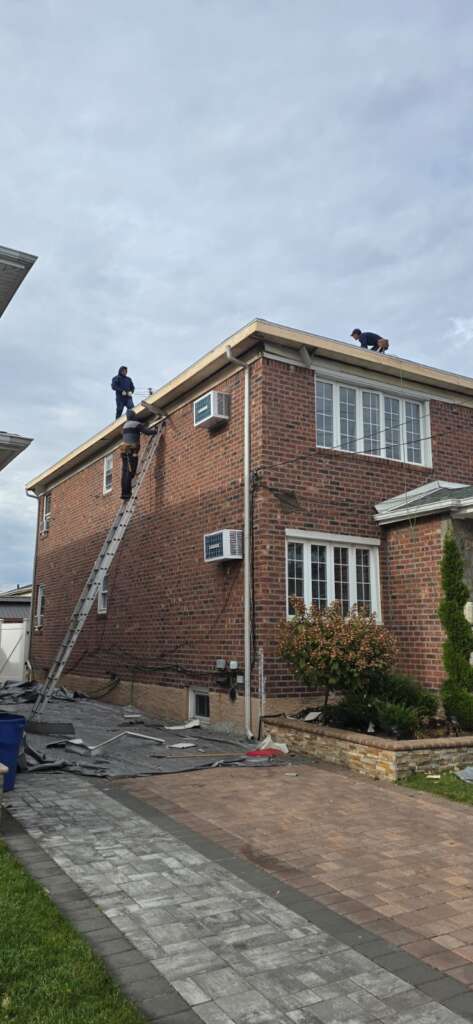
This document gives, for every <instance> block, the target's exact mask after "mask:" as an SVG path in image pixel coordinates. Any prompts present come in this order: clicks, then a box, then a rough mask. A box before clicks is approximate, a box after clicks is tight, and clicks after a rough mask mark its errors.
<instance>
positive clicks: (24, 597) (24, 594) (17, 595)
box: [0, 583, 33, 601]
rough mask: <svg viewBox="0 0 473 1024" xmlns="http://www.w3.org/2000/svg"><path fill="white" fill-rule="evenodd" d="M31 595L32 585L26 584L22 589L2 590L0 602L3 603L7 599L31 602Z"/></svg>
mask: <svg viewBox="0 0 473 1024" xmlns="http://www.w3.org/2000/svg"><path fill="white" fill-rule="evenodd" d="M32 593H33V584H32V583H27V584H26V585H25V586H24V587H20V586H18V587H14V588H13V590H4V591H3V592H2V593H1V594H0V601H5V600H6V599H7V598H13V600H14V601H31V595H32Z"/></svg>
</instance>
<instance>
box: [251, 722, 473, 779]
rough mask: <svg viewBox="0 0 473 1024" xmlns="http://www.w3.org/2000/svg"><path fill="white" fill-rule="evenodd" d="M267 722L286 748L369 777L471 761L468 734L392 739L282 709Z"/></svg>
mask: <svg viewBox="0 0 473 1024" xmlns="http://www.w3.org/2000/svg"><path fill="white" fill-rule="evenodd" d="M269 725H270V728H271V736H272V737H273V739H275V740H278V742H284V743H287V745H288V747H289V752H290V753H302V754H308V755H309V756H310V757H316V758H320V759H321V760H322V761H328V762H330V763H331V764H338V765H343V766H344V767H346V768H351V769H352V770H353V771H356V772H359V773H361V774H362V775H367V776H369V777H370V778H372V779H388V780H390V781H391V782H397V781H398V780H399V779H404V778H406V777H407V776H409V775H412V774H414V773H416V772H424V773H430V772H442V771H448V770H453V769H455V768H464V767H466V766H467V765H471V764H473V736H471V735H466V736H445V737H440V738H439V737H436V738H431V737H426V738H423V739H411V740H397V739H388V738H385V737H383V736H369V735H366V734H364V733H360V732H354V731H350V730H349V729H333V728H331V726H327V725H317V724H316V723H314V722H304V721H300V720H299V719H297V718H289V717H285V716H284V715H281V716H280V717H279V718H271V720H270V722H269V720H268V727H269ZM465 785H466V783H465ZM471 789H472V791H473V786H472V787H471Z"/></svg>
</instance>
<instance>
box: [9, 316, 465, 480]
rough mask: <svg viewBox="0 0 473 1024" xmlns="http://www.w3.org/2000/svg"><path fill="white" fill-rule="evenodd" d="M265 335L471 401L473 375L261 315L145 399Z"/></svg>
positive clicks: (115, 427)
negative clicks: (427, 363)
mask: <svg viewBox="0 0 473 1024" xmlns="http://www.w3.org/2000/svg"><path fill="white" fill-rule="evenodd" d="M265 340H272V341H279V342H284V345H285V346H286V347H290V348H293V349H295V350H297V351H301V350H302V349H306V350H308V353H309V356H310V355H315V354H316V353H317V354H324V355H325V356H326V357H327V358H331V359H334V360H340V359H342V360H343V362H345V363H348V364H351V365H354V366H361V367H365V368H369V369H370V370H375V371H376V370H377V371H379V372H383V373H384V372H386V371H387V370H388V367H389V372H390V373H391V374H398V375H399V378H400V381H401V383H404V382H406V381H408V380H417V381H419V382H423V383H425V384H430V385H431V386H432V385H433V386H434V387H437V388H440V389H443V390H450V391H454V392H456V393H457V394H466V395H468V396H469V397H470V399H471V400H472V401H473V379H472V378H470V377H462V376H460V375H458V374H453V373H449V372H447V371H444V370H436V369H434V368H432V367H428V366H424V365H423V364H421V363H414V362H412V361H411V360H408V359H402V358H400V357H398V356H390V355H384V356H379V355H378V354H377V353H373V352H369V351H368V350H366V349H361V348H357V347H356V346H355V345H352V344H350V343H349V342H344V341H336V340H335V339H333V338H326V337H323V336H322V335H318V334H312V333H310V332H309V331H303V330H299V329H298V328H294V327H286V326H284V325H283V324H277V323H273V322H272V321H270V320H264V319H263V318H262V317H255V318H254V319H253V320H250V322H249V323H247V324H245V326H243V327H241V328H240V329H239V330H238V331H236V332H235V333H234V334H231V335H230V336H229V337H228V338H225V340H224V341H222V342H220V343H219V344H218V345H216V346H215V347H214V348H212V349H210V351H209V352H207V353H206V354H205V355H204V356H201V357H200V359H197V360H196V361H195V362H193V363H191V365H190V366H189V367H187V369H185V370H183V371H182V372H181V373H180V374H178V375H177V376H176V377H174V378H173V379H172V380H171V381H169V382H168V383H167V384H165V385H163V387H161V388H159V389H158V391H156V392H154V394H153V395H150V397H149V398H147V400H146V402H147V405H148V406H149V405H152V406H155V408H156V412H159V409H160V408H163V409H166V408H168V407H170V406H171V405H172V403H174V402H176V401H177V400H178V399H182V398H183V397H184V396H185V395H186V394H187V393H189V392H190V391H191V390H192V389H193V388H195V387H197V386H198V385H199V384H200V383H202V382H203V381H205V380H208V379H209V378H210V377H212V376H213V375H214V374H216V373H218V372H219V371H220V370H221V369H223V368H224V367H225V366H227V365H228V357H227V355H226V350H227V349H228V348H229V349H230V350H231V352H232V354H233V355H235V356H243V355H244V354H245V353H246V352H248V351H249V349H251V348H252V347H254V345H255V344H256V343H257V342H262V343H264V341H265ZM309 362H310V360H306V365H309ZM137 411H138V412H139V413H143V415H147V413H146V410H145V408H144V406H143V405H142V404H140V405H138V406H137ZM121 422H122V421H121V420H115V422H114V423H111V424H109V425H108V426H106V427H104V429H103V430H101V431H99V433H97V434H95V435H94V436H93V437H91V438H89V439H88V440H87V441H85V442H84V443H83V444H81V445H79V446H78V447H77V448H75V449H73V451H71V452H70V453H69V454H67V455H65V456H64V457H63V458H62V459H59V460H58V461H57V462H55V463H54V464H53V465H52V466H50V467H49V468H48V469H46V470H44V471H43V472H42V473H39V474H37V476H35V477H33V479H32V480H30V481H29V482H28V483H27V484H26V490H27V491H33V492H34V493H42V492H43V491H44V489H45V487H47V486H48V485H49V484H51V483H52V482H53V481H54V480H56V479H57V478H59V477H61V476H63V475H64V474H65V473H67V472H68V471H69V470H72V469H73V468H74V467H77V466H79V465H80V464H81V462H83V461H85V459H86V458H87V456H92V455H93V454H94V453H96V452H100V451H102V450H104V449H105V448H106V447H107V446H109V445H110V444H111V443H113V441H116V440H117V439H118V437H119V434H120V430H121Z"/></svg>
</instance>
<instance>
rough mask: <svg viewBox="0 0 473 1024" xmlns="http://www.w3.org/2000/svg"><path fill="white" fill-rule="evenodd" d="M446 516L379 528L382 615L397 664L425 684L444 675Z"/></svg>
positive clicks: (431, 684)
mask: <svg viewBox="0 0 473 1024" xmlns="http://www.w3.org/2000/svg"><path fill="white" fill-rule="evenodd" d="M447 521H448V520H447V518H446V517H442V516H432V517H429V518H427V519H418V520H413V521H412V523H399V524H396V525H395V526H391V527H389V529H386V530H385V531H383V532H384V533H385V536H384V539H383V545H382V549H381V577H382V587H383V596H384V602H383V603H384V619H385V622H386V623H387V624H388V625H389V627H390V629H391V630H392V632H393V633H394V636H395V637H396V640H397V644H398V666H399V668H400V669H401V670H402V671H404V672H408V673H409V674H412V675H413V676H414V677H415V678H416V679H418V680H419V681H420V682H422V683H424V685H425V686H428V687H432V688H434V689H436V688H438V687H439V686H440V685H441V683H442V681H443V678H444V672H443V665H442V643H443V630H442V627H441V625H440V622H439V618H438V615H437V609H438V606H439V602H440V599H441V596H442V589H441V581H440V565H439V563H440V559H441V557H442V544H443V536H444V533H445V528H446V525H447Z"/></svg>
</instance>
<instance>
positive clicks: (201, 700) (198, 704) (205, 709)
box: [194, 693, 210, 718]
mask: <svg viewBox="0 0 473 1024" xmlns="http://www.w3.org/2000/svg"><path fill="white" fill-rule="evenodd" d="M194 713H195V714H196V716H197V718H210V700H209V695H208V693H195V694H194Z"/></svg>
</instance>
